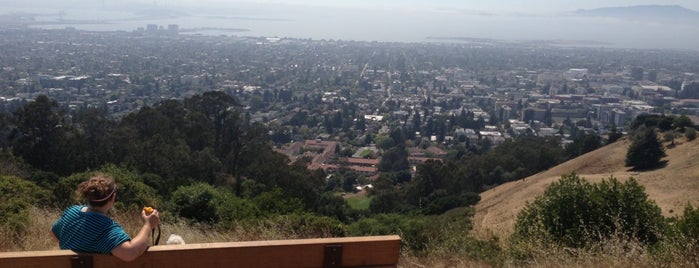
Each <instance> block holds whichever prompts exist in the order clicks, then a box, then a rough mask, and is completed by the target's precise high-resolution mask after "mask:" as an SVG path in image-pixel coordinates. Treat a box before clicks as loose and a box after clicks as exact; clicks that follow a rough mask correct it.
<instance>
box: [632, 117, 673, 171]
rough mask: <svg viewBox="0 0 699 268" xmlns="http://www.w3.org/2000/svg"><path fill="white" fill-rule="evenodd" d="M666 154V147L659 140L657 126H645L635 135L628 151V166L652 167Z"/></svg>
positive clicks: (635, 167) (638, 167)
mask: <svg viewBox="0 0 699 268" xmlns="http://www.w3.org/2000/svg"><path fill="white" fill-rule="evenodd" d="M665 156H666V154H665V149H664V148H663V145H662V143H660V141H659V140H658V134H657V133H656V131H655V128H653V127H650V128H645V129H643V130H642V131H641V132H639V133H638V134H636V136H634V138H633V142H632V143H631V145H630V146H629V150H628V151H627V152H626V166H628V167H633V168H634V169H647V168H652V167H655V166H657V165H658V164H659V163H660V159H661V158H663V157H665Z"/></svg>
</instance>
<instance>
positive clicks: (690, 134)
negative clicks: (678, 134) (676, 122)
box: [684, 127, 697, 141]
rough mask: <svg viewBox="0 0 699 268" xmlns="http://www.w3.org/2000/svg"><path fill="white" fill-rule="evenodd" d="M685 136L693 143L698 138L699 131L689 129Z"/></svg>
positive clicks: (686, 130)
mask: <svg viewBox="0 0 699 268" xmlns="http://www.w3.org/2000/svg"><path fill="white" fill-rule="evenodd" d="M684 136H685V137H687V140H690V141H693V140H695V139H696V138H697V130H696V129H694V128H693V127H688V128H686V129H685V130H684Z"/></svg>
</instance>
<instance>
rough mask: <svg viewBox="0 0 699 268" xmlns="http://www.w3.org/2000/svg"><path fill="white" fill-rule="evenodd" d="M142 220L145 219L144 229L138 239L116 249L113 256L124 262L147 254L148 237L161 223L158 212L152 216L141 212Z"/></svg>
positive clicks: (154, 212) (155, 211)
mask: <svg viewBox="0 0 699 268" xmlns="http://www.w3.org/2000/svg"><path fill="white" fill-rule="evenodd" d="M141 218H142V219H143V227H141V230H139V231H138V234H137V235H136V237H134V238H133V239H131V241H126V242H124V243H121V245H119V246H118V247H116V248H114V249H113V250H112V255H114V256H116V257H117V258H119V259H121V260H123V261H133V260H135V259H136V258H138V256H141V254H143V253H144V252H146V250H147V249H148V237H150V232H151V230H153V228H155V227H157V226H158V224H159V223H160V217H159V216H158V211H157V210H154V211H153V213H151V214H150V215H146V212H145V211H141Z"/></svg>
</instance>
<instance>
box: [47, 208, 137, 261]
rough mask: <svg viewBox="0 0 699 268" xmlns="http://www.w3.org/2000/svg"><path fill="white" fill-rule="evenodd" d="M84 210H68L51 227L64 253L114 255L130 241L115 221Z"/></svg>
mask: <svg viewBox="0 0 699 268" xmlns="http://www.w3.org/2000/svg"><path fill="white" fill-rule="evenodd" d="M84 207H85V206H72V207H70V208H68V209H66V211H65V212H63V216H61V218H60V219H58V221H56V223H54V224H53V227H51V232H53V234H54V235H55V236H56V238H58V241H59V245H60V247H61V249H70V250H73V251H76V252H85V253H102V254H111V252H112V250H113V249H114V248H116V247H118V246H119V245H121V243H124V242H126V241H129V240H131V238H130V237H129V235H128V234H126V232H125V231H124V228H122V227H121V225H119V224H118V223H116V222H115V221H114V220H112V219H111V218H109V217H107V216H106V215H104V214H101V213H97V212H90V211H86V212H83V211H82V209H83V208H84Z"/></svg>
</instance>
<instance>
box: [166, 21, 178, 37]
mask: <svg viewBox="0 0 699 268" xmlns="http://www.w3.org/2000/svg"><path fill="white" fill-rule="evenodd" d="M179 31H180V26H179V25H177V24H169V25H168V26H167V32H168V34H171V35H177V33H179Z"/></svg>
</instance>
